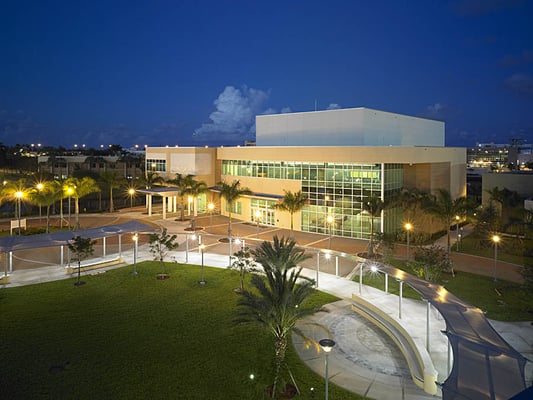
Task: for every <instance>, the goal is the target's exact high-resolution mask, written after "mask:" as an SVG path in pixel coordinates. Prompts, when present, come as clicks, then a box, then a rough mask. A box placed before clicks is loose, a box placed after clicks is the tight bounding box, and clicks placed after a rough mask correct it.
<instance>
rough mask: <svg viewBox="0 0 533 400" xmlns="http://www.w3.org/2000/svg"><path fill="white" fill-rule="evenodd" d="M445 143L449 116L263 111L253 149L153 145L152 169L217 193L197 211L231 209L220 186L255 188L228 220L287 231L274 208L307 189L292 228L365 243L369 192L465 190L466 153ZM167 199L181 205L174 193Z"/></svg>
mask: <svg viewBox="0 0 533 400" xmlns="http://www.w3.org/2000/svg"><path fill="white" fill-rule="evenodd" d="M444 145H445V126H444V122H441V121H435V120H429V119H424V118H418V117H412V116H407V115H400V114H394V113H390V112H384V111H378V110H373V109H368V108H351V109H338V110H327V111H315V112H302V113H290V114H275V115H262V116H257V117H256V145H255V146H237V147H218V148H209V147H147V148H146V171H148V172H157V173H158V174H160V175H161V176H162V177H164V178H165V179H173V178H175V176H176V174H177V173H180V174H185V175H186V174H192V175H195V179H197V180H203V181H204V182H205V183H206V184H207V185H208V186H209V187H210V189H211V190H210V191H209V192H207V193H206V194H204V195H202V196H200V197H199V198H198V199H197V200H196V202H197V204H196V210H197V211H198V212H206V211H207V205H208V203H210V202H214V203H215V204H216V210H217V212H219V213H220V214H222V215H227V214H228V212H229V209H228V205H227V204H226V203H225V201H224V199H221V198H220V196H219V195H218V190H217V189H218V188H217V183H218V182H220V181H225V182H227V183H231V182H232V181H234V180H239V181H240V183H241V186H243V187H247V188H248V189H250V190H251V191H252V192H253V194H252V195H249V196H244V197H241V198H239V199H238V201H236V202H235V203H234V204H233V210H232V216H233V217H234V218H238V219H240V220H243V221H250V222H253V223H256V222H259V223H260V224H261V225H271V226H276V227H282V228H290V214H289V213H288V212H284V211H281V210H277V209H276V208H275V204H276V203H277V202H278V201H279V200H280V198H281V197H282V196H283V195H284V191H292V192H297V191H300V190H301V191H302V192H303V193H304V194H305V195H307V197H308V202H307V204H306V206H305V207H304V208H303V209H302V210H301V211H300V212H298V213H296V214H295V215H294V229H295V230H301V231H305V232H316V233H330V232H331V234H332V235H334V236H343V237H352V238H361V239H368V238H369V236H370V216H369V215H368V214H367V213H365V212H363V211H362V201H364V199H365V198H367V197H368V196H370V195H371V194H373V193H374V194H377V195H379V196H380V197H381V199H382V200H387V199H388V198H390V197H391V196H393V195H394V194H396V193H397V192H399V191H401V190H402V189H404V188H405V189H412V188H416V189H418V190H420V191H421V192H426V193H435V191H436V190H437V189H440V188H442V189H446V190H448V191H449V192H450V193H451V195H452V197H453V198H456V197H459V196H464V195H466V149H465V148H453V147H445V146H444ZM171 193H173V194H172V196H175V195H176V192H171ZM150 201H151V200H150ZM163 201H164V202H165V203H164V207H165V208H167V207H168V210H169V211H176V210H175V207H176V198H173V199H172V198H165V197H163ZM328 217H330V218H328ZM403 218H404V216H402V210H401V209H399V208H397V209H387V210H385V211H384V212H383V213H382V214H381V216H380V217H376V218H375V221H374V230H375V231H376V232H395V231H399V230H401V229H402V224H403V222H405V221H403ZM328 221H329V222H328ZM438 228H440V227H433V228H430V230H435V229H438ZM420 229H426V230H428V227H427V226H424V227H420ZM330 230H331V231H330Z"/></svg>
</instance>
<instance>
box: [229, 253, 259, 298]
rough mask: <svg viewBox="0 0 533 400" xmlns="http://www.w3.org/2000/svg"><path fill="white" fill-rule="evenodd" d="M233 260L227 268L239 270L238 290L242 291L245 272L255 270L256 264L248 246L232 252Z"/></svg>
mask: <svg viewBox="0 0 533 400" xmlns="http://www.w3.org/2000/svg"><path fill="white" fill-rule="evenodd" d="M232 258H233V259H234V261H233V262H232V263H231V265H230V266H229V267H228V268H231V269H235V270H237V271H239V277H240V289H239V291H240V292H243V291H244V274H245V273H246V272H255V271H256V270H257V268H256V267H257V264H256V262H255V260H254V259H253V258H252V252H251V250H250V248H248V247H244V248H242V249H240V250H239V251H237V252H235V253H234V254H233V257H232Z"/></svg>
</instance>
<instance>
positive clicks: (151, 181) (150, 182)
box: [144, 171, 165, 189]
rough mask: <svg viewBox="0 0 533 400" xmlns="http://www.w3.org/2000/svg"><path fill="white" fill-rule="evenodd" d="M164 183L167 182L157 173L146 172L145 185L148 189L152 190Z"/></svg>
mask: <svg viewBox="0 0 533 400" xmlns="http://www.w3.org/2000/svg"><path fill="white" fill-rule="evenodd" d="M163 182H165V180H164V179H163V177H162V176H160V175H159V174H158V173H157V172H153V171H148V172H146V176H145V177H144V185H145V187H146V189H151V188H152V187H153V186H154V185H159V184H162V183H163Z"/></svg>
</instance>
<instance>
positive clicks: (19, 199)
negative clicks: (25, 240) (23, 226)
mask: <svg viewBox="0 0 533 400" xmlns="http://www.w3.org/2000/svg"><path fill="white" fill-rule="evenodd" d="M15 197H16V198H17V208H18V210H17V211H18V220H19V236H20V206H21V199H22V197H24V193H23V192H22V191H20V190H18V191H17V192H15Z"/></svg>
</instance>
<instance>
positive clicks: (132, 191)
mask: <svg viewBox="0 0 533 400" xmlns="http://www.w3.org/2000/svg"><path fill="white" fill-rule="evenodd" d="M128 194H129V195H130V208H133V195H135V189H134V188H129V189H128Z"/></svg>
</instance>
